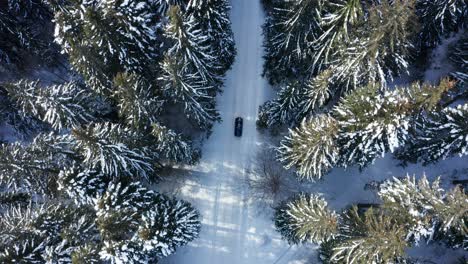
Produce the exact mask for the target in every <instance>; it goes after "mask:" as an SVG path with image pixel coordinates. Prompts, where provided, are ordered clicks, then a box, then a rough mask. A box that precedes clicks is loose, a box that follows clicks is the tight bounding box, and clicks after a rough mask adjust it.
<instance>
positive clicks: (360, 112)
mask: <svg viewBox="0 0 468 264" xmlns="http://www.w3.org/2000/svg"><path fill="white" fill-rule="evenodd" d="M407 105H409V99H408V98H406V97H405V96H402V95H401V93H400V92H399V91H397V90H394V91H387V92H385V94H381V93H379V91H378V87H377V84H370V85H367V86H364V87H361V88H359V89H357V90H355V91H353V92H352V93H351V94H349V95H348V96H346V97H344V99H342V101H341V102H340V103H339V105H338V106H337V107H336V108H335V109H334V112H333V116H334V117H335V119H336V122H337V124H338V127H339V137H338V143H337V144H338V146H339V149H340V162H339V163H340V164H341V165H342V166H348V165H353V164H358V165H359V166H361V167H364V166H366V165H368V164H369V163H372V162H373V161H374V160H375V158H376V157H377V156H380V155H384V154H385V153H386V152H388V151H392V152H393V151H394V150H395V149H396V148H398V147H400V146H401V145H402V144H403V143H404V142H405V141H406V139H407V134H408V129H409V126H410V124H411V120H412V119H411V118H412V113H413V112H414V111H416V109H413V108H411V107H405V106H407Z"/></svg>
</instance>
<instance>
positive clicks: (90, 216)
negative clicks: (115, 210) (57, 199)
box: [0, 204, 97, 263]
mask: <svg viewBox="0 0 468 264" xmlns="http://www.w3.org/2000/svg"><path fill="white" fill-rule="evenodd" d="M1 216H2V217H1V222H0V226H1V227H2V228H1V231H0V239H1V242H2V243H1V246H0V247H1V249H2V250H1V252H2V253H0V260H1V261H2V263H69V261H70V254H71V253H72V252H73V250H74V248H76V247H77V246H78V245H81V244H82V243H87V242H90V243H94V242H95V241H94V239H95V237H96V234H97V232H96V231H97V230H96V228H95V224H94V218H95V217H94V212H93V210H92V207H81V208H75V207H73V206H63V205H54V204H50V205H36V204H32V205H31V204H30V205H28V206H27V207H26V208H21V207H12V208H10V209H8V210H7V211H6V212H3V213H2V215H1Z"/></svg>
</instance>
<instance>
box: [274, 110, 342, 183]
mask: <svg viewBox="0 0 468 264" xmlns="http://www.w3.org/2000/svg"><path fill="white" fill-rule="evenodd" d="M337 133H338V127H337V123H336V121H335V120H334V119H333V118H332V117H330V116H328V115H319V116H317V117H314V118H312V119H311V120H309V121H307V120H305V119H304V121H303V122H302V124H301V126H300V127H299V128H297V129H295V130H290V132H289V136H287V137H286V138H285V139H284V140H283V141H282V142H281V146H280V148H279V149H278V151H279V154H280V157H279V160H280V161H281V162H283V163H284V165H285V167H286V168H291V167H293V166H295V168H296V169H297V174H298V176H299V177H300V178H305V179H309V180H311V179H314V178H318V179H320V178H321V177H322V176H323V175H324V174H325V173H326V172H327V171H328V170H330V169H331V168H332V167H333V166H334V165H335V163H336V161H337V159H338V148H337V145H336V140H337V136H338V134H337Z"/></svg>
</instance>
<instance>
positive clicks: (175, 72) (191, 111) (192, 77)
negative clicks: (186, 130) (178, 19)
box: [158, 56, 219, 127]
mask: <svg viewBox="0 0 468 264" xmlns="http://www.w3.org/2000/svg"><path fill="white" fill-rule="evenodd" d="M162 70H163V74H162V76H161V77H159V78H158V79H159V81H160V83H161V86H162V90H163V92H164V94H165V95H166V96H167V98H171V99H172V100H173V101H174V102H175V103H179V104H182V105H183V106H184V112H185V115H186V116H187V117H188V118H189V119H190V120H193V121H195V122H196V123H197V124H198V125H199V126H200V127H210V126H211V124H212V123H213V122H214V121H217V120H218V119H219V114H218V112H217V111H216V109H215V94H214V91H213V90H214V87H212V86H209V85H208V86H207V84H206V83H205V82H204V81H203V78H202V77H201V76H200V75H199V74H198V73H196V72H195V73H194V72H191V71H190V69H189V67H188V66H187V65H186V64H183V62H182V60H179V59H178V58H177V57H167V56H166V58H165V59H164V63H163V65H162Z"/></svg>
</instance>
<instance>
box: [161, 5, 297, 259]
mask: <svg viewBox="0 0 468 264" xmlns="http://www.w3.org/2000/svg"><path fill="white" fill-rule="evenodd" d="M231 19H232V23H233V30H234V35H235V40H236V47H237V50H238V54H237V57H236V62H235V63H234V65H233V68H232V70H231V71H229V72H228V75H227V80H226V84H225V89H224V93H223V94H222V96H220V97H219V99H218V103H219V109H220V112H221V116H222V119H223V122H222V123H220V124H217V125H215V127H214V131H213V134H212V135H211V137H210V138H209V139H208V141H207V142H206V143H205V145H204V149H203V157H202V161H201V163H200V164H199V165H198V166H196V167H195V168H191V174H192V175H191V176H190V177H188V178H186V179H184V182H183V184H182V187H181V189H180V197H182V198H184V199H186V200H188V201H190V202H192V203H193V204H194V205H195V206H196V207H197V208H198V209H199V211H200V213H201V214H202V217H203V221H202V223H203V226H202V230H201V234H200V238H199V239H197V240H195V241H193V242H192V243H191V244H189V245H188V246H186V247H183V248H180V249H179V250H178V251H177V253H176V254H175V255H173V256H171V257H169V258H167V259H166V260H164V261H163V263H171V264H172V263H174V264H183V263H187V264H210V263H213V264H219V263H223V264H231V263H233V264H234V263H235V264H245V263H255V264H263V263H265V264H272V263H287V262H285V261H282V260H286V259H301V255H300V254H297V252H296V251H295V250H294V249H295V248H293V249H289V245H288V244H287V243H286V242H284V241H281V239H280V236H279V234H277V233H276V232H275V231H274V227H273V222H272V221H271V218H270V216H268V215H266V214H259V213H258V210H255V204H254V201H248V195H247V190H246V189H245V188H244V187H243V186H244V184H243V183H244V182H245V181H244V179H245V177H246V171H248V170H249V168H250V166H251V165H250V164H251V159H252V157H253V156H254V155H255V154H256V150H257V147H258V144H259V135H258V133H257V131H256V127H255V118H256V115H257V110H258V106H259V105H260V104H261V103H262V102H264V101H265V100H266V97H267V95H268V93H269V92H270V88H269V87H268V85H267V83H266V81H265V80H264V79H262V78H261V73H262V67H263V60H262V34H261V32H262V30H261V26H262V24H263V19H264V15H263V9H262V6H261V4H260V0H235V1H232V11H231ZM237 116H241V117H243V118H244V130H243V136H242V137H241V138H236V137H234V118H235V117H237ZM301 250H303V248H302V247H301ZM281 257H282V258H281ZM279 258H281V259H280V261H279V262H275V261H277V260H278V259H279ZM298 263H302V262H298Z"/></svg>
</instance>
